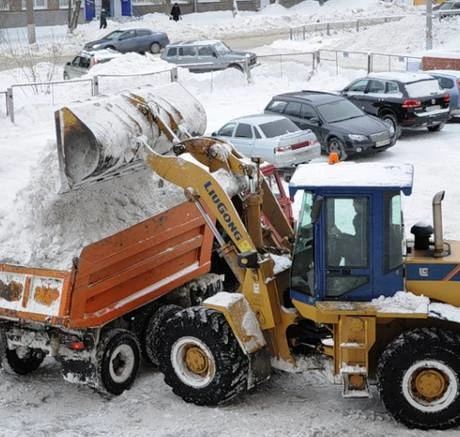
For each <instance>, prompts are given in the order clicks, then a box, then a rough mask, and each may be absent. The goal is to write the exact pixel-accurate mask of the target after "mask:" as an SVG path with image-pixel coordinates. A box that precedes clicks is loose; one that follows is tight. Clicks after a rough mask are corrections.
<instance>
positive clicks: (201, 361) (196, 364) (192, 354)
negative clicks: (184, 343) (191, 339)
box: [185, 346, 209, 375]
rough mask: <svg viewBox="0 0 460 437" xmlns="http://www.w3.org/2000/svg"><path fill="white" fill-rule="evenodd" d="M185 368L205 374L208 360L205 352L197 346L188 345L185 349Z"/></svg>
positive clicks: (198, 373)
mask: <svg viewBox="0 0 460 437" xmlns="http://www.w3.org/2000/svg"><path fill="white" fill-rule="evenodd" d="M185 363H186V365H187V368H188V369H189V370H190V371H191V372H193V373H195V374H197V375H206V373H207V372H208V370H209V360H208V357H207V356H206V354H205V353H204V352H203V351H202V350H201V349H200V348H199V347H197V346H190V347H189V348H187V350H186V351H185Z"/></svg>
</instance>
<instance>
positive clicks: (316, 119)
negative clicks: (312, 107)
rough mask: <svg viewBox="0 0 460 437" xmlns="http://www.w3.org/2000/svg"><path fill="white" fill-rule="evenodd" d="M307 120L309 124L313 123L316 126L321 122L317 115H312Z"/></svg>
mask: <svg viewBox="0 0 460 437" xmlns="http://www.w3.org/2000/svg"><path fill="white" fill-rule="evenodd" d="M309 121H310V123H311V124H314V125H316V126H319V125H320V124H321V120H320V119H319V118H318V117H312V118H310V120H309Z"/></svg>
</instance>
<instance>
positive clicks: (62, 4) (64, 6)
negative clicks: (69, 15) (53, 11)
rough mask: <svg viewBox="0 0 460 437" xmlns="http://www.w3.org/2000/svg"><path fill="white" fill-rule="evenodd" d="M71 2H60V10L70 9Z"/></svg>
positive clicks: (62, 0) (61, 0)
mask: <svg viewBox="0 0 460 437" xmlns="http://www.w3.org/2000/svg"><path fill="white" fill-rule="evenodd" d="M69 1H70V0H59V9H69Z"/></svg>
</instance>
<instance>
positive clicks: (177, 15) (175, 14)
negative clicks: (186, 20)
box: [169, 3, 181, 23]
mask: <svg viewBox="0 0 460 437" xmlns="http://www.w3.org/2000/svg"><path fill="white" fill-rule="evenodd" d="M169 19H170V20H174V21H175V22H176V23H177V22H178V21H179V20H180V19H181V12H180V7H179V5H178V4H177V3H174V4H173V7H172V8H171V16H170V17H169Z"/></svg>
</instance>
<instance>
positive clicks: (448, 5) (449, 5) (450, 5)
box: [439, 2, 456, 10]
mask: <svg viewBox="0 0 460 437" xmlns="http://www.w3.org/2000/svg"><path fill="white" fill-rule="evenodd" d="M439 9H444V10H445V9H447V10H449V9H456V8H455V5H454V3H453V2H445V3H443V4H442V5H441V6H439Z"/></svg>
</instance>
